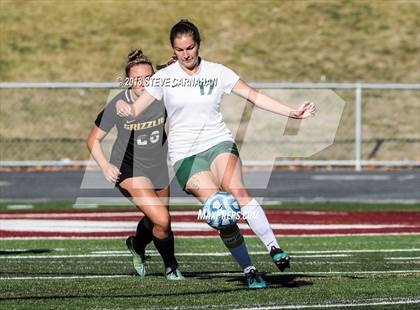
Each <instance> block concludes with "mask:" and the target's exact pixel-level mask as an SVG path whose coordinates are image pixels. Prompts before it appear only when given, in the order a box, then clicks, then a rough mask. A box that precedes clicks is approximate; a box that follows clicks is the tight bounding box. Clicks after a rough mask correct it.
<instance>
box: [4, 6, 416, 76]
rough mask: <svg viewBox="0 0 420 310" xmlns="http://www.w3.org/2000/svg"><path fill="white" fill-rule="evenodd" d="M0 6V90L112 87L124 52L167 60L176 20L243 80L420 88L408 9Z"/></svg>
mask: <svg viewBox="0 0 420 310" xmlns="http://www.w3.org/2000/svg"><path fill="white" fill-rule="evenodd" d="M0 3H1V10H0V20H1V46H0V81H114V80H115V78H116V76H118V75H121V74H122V70H121V69H122V67H123V65H124V61H125V56H126V54H127V52H128V51H129V50H130V49H131V48H135V47H141V48H143V50H144V51H145V52H146V53H147V54H148V55H150V57H151V58H152V59H153V60H154V61H155V62H156V63H159V62H163V61H166V59H167V58H168V56H169V55H170V54H171V49H170V45H169V42H168V41H169V40H168V33H169V30H170V27H171V26H172V25H173V24H174V23H175V22H176V21H178V20H179V19H180V18H189V19H191V20H192V21H193V22H195V23H196V24H197V25H198V27H199V28H200V30H201V33H202V36H203V43H202V55H203V56H204V57H206V58H209V59H211V60H214V61H217V62H221V63H224V64H226V65H228V66H230V67H232V68H233V69H234V70H235V71H237V72H238V73H239V74H240V75H241V76H242V77H243V78H245V79H246V80H248V81H299V82H302V81H311V82H316V81H320V80H326V81H365V82H378V81H383V82H419V81H420V73H419V69H420V56H419V52H420V50H419V47H420V43H419V42H420V40H419V31H420V19H419V18H418V16H419V15H420V6H419V2H417V1H414V0H413V1H411V0H397V1H387V0H374V1H352V0H338V1H261V0H260V1H246V0H245V1H207V0H204V1H197V0H194V1H159V0H158V1H129V2H123V1H82V0H76V1H73V2H72V3H69V2H65V1H15V0H14V1H8V0H2V1H1V2H0Z"/></svg>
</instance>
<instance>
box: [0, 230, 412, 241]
mask: <svg viewBox="0 0 420 310" xmlns="http://www.w3.org/2000/svg"><path fill="white" fill-rule="evenodd" d="M419 235H420V232H404V233H361V234H359V233H341V234H295V235H290V234H281V235H280V234H276V236H277V237H282V238H331V237H378V236H419ZM244 236H245V237H255V235H249V234H247V233H245V234H244ZM176 238H177V239H191V238H195V239H208V238H209V239H216V238H217V239H219V238H220V237H219V236H215V235H212V236H202V235H197V236H195V235H192V234H191V235H188V236H176ZM105 239H110V240H112V239H121V240H125V239H126V237H121V236H114V237H112V236H103V237H98V236H95V237H80V236H79V237H77V236H72V237H63V236H54V237H0V240H105Z"/></svg>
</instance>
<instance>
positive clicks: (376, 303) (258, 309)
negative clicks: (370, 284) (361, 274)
mask: <svg viewBox="0 0 420 310" xmlns="http://www.w3.org/2000/svg"><path fill="white" fill-rule="evenodd" d="M419 303H420V298H415V299H406V300H395V301H394V300H389V299H385V300H383V301H372V302H369V301H367V302H354V300H349V301H343V303H336V304H314V305H308V304H305V305H285V306H267V307H265V306H258V307H255V308H249V307H247V308H235V309H237V310H274V309H278V310H283V309H284V310H287V309H317V308H318V309H325V308H349V307H374V306H391V305H414V304H419ZM180 309H182V307H181V308H180Z"/></svg>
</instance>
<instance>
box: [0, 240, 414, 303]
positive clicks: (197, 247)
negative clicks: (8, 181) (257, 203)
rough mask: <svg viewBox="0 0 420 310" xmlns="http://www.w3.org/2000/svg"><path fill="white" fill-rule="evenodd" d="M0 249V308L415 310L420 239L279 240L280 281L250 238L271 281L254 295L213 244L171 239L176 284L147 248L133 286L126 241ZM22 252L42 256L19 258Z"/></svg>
mask: <svg viewBox="0 0 420 310" xmlns="http://www.w3.org/2000/svg"><path fill="white" fill-rule="evenodd" d="M1 242H2V246H1V247H2V250H3V252H1V253H2V255H0V261H1V263H0V273H1V276H0V308H1V309H138V308H146V309H148V308H164V307H171V308H172V307H178V309H184V308H187V309H189V308H193V309H196V308H197V309H201V308H206V307H208V308H211V309H235V308H242V307H247V308H252V307H267V309H274V308H275V307H277V306H281V305H282V306H285V305H288V306H291V305H294V306H296V307H300V306H304V305H306V306H310V305H316V304H320V305H323V306H325V305H341V306H337V307H334V308H340V307H343V305H342V304H354V305H357V304H375V303H377V304H379V305H378V306H381V307H382V306H383V307H385V304H387V303H390V304H395V303H398V302H402V303H403V304H401V305H398V308H403V309H416V308H417V307H418V306H419V304H418V303H417V304H412V303H413V302H414V303H415V302H420V294H419V289H418V288H419V285H420V277H419V275H420V267H419V263H420V238H419V237H418V236H360V237H357V236H353V237H288V238H283V239H282V243H283V245H284V246H285V247H287V249H288V250H289V251H290V252H291V257H292V269H291V270H290V272H286V273H283V274H280V273H279V272H277V270H276V268H275V266H274V265H273V264H272V263H271V261H270V258H269V257H268V255H267V254H264V248H263V246H262V245H261V244H260V243H259V242H257V240H255V239H254V238H247V242H248V247H249V250H250V252H251V254H252V258H253V260H254V262H255V263H256V265H257V267H258V268H259V270H260V271H261V272H264V273H266V276H265V279H266V280H267V282H268V283H269V288H268V289H265V290H258V291H249V290H247V289H246V286H245V283H244V281H243V277H242V275H241V273H240V270H239V268H238V266H237V265H236V263H235V262H234V261H233V260H232V258H231V257H230V256H228V255H225V254H226V250H225V249H224V247H223V245H222V243H221V241H220V240H219V239H217V238H201V239H195V238H178V239H177V240H176V251H177V253H178V259H179V262H180V265H181V268H182V271H183V272H184V274H185V276H186V280H185V281H183V282H176V283H174V282H168V281H167V280H165V278H164V277H163V274H162V271H163V270H162V269H163V266H162V262H161V259H160V257H158V256H156V251H155V249H154V247H153V246H151V247H150V251H149V254H150V255H151V260H150V264H149V272H150V275H148V276H146V277H145V278H140V277H135V276H133V275H132V267H131V258H130V254H129V252H128V251H127V250H126V248H125V242H124V240H123V239H101V240H7V241H5V240H2V241H1ZM23 249H32V250H35V249H38V251H39V253H30V252H29V253H20V254H17V252H18V251H19V250H23ZM6 250H8V251H10V252H9V253H8V254H5V251H6ZM13 251H15V253H13ZM107 251H109V252H107ZM34 252H35V251H34ZM42 252H43V253H42ZM220 255H225V256H220ZM407 302H408V303H410V302H411V304H405V303H407ZM389 307H390V306H387V309H388V308H389ZM395 307H396V306H395ZM391 308H392V307H391ZM395 309H396V308H395Z"/></svg>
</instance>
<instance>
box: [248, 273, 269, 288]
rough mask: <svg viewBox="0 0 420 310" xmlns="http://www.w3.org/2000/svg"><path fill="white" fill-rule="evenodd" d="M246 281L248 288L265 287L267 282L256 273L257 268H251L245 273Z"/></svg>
mask: <svg viewBox="0 0 420 310" xmlns="http://www.w3.org/2000/svg"><path fill="white" fill-rule="evenodd" d="M245 277H246V282H247V283H248V288H249V289H258V288H266V287H267V284H266V283H265V281H264V280H263V278H262V277H261V276H260V275H259V274H258V272H257V269H255V268H253V269H251V270H250V271H248V272H246V273H245Z"/></svg>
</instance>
